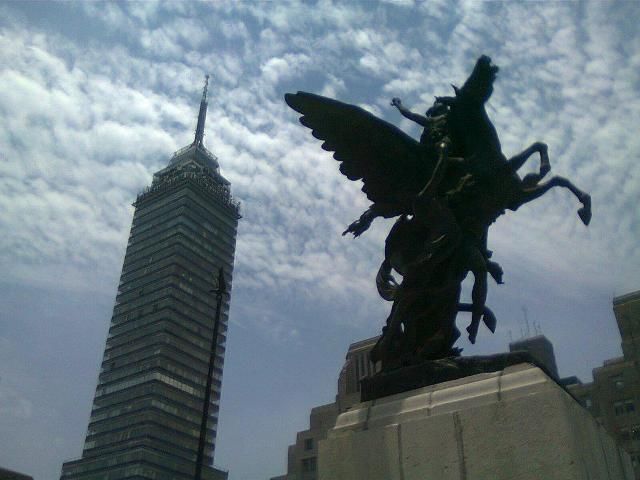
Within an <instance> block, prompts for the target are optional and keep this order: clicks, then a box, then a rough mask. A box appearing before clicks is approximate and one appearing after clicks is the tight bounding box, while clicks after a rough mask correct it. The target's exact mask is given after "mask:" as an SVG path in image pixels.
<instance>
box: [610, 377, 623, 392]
mask: <svg viewBox="0 0 640 480" xmlns="http://www.w3.org/2000/svg"><path fill="white" fill-rule="evenodd" d="M611 381H612V382H613V386H614V387H615V388H616V389H617V390H622V389H623V388H624V380H623V379H622V375H616V376H615V377H611Z"/></svg>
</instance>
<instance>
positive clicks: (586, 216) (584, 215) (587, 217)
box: [578, 208, 591, 225]
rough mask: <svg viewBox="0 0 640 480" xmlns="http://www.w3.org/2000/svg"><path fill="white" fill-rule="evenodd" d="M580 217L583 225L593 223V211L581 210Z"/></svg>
mask: <svg viewBox="0 0 640 480" xmlns="http://www.w3.org/2000/svg"><path fill="white" fill-rule="evenodd" d="M578 216H579V217H580V220H582V223H584V224H585V225H589V222H590V221H591V210H587V209H586V208H581V209H580V210H578Z"/></svg>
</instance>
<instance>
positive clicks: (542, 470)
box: [318, 364, 634, 480]
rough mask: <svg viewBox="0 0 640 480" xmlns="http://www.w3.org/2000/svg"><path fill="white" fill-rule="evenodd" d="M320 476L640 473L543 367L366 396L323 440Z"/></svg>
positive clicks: (458, 479)
mask: <svg viewBox="0 0 640 480" xmlns="http://www.w3.org/2000/svg"><path fill="white" fill-rule="evenodd" d="M318 478H319V480H341V479H342V480H358V479H362V480H365V479H366V480H377V479H380V480H383V479H384V480H394V479H398V480H414V479H415V480H431V479H434V480H540V479H544V480H587V479H593V480H596V479H598V480H632V479H633V478H634V477H633V470H632V467H631V461H630V458H629V456H628V455H627V454H626V453H625V452H624V451H622V450H621V449H619V448H618V446H617V445H616V444H615V442H614V440H613V438H611V437H610V436H609V435H608V434H607V433H606V432H605V431H604V429H603V428H602V427H601V426H600V425H598V424H597V423H596V422H595V420H594V419H593V418H592V416H591V415H590V414H589V412H587V411H586V410H585V409H584V408H582V407H581V406H580V405H579V404H578V403H577V402H576V401H575V400H574V399H573V398H572V397H571V396H570V395H569V394H568V393H567V392H566V391H564V390H563V389H562V388H561V387H560V386H559V385H558V384H556V383H555V381H554V380H552V379H551V378H550V377H548V376H547V375H546V374H545V373H544V372H543V371H542V370H540V369H539V368H537V367H535V366H532V365H529V364H521V365H516V366H511V367H508V368H506V369H504V370H503V371H500V372H494V373H483V374H478V375H473V376H471V377H467V378H464V379H457V380H453V381H449V382H444V383H440V384H437V385H431V386H428V387H423V388H419V389H416V390H412V391H409V392H403V393H399V394H396V395H392V396H388V397H383V398H379V399H376V400H371V401H368V402H362V403H360V404H358V405H356V406H354V407H353V408H352V409H351V410H350V411H347V412H345V413H343V414H341V415H339V416H338V419H337V421H336V425H335V427H334V428H333V429H332V430H330V431H329V434H328V436H327V438H326V439H325V440H323V441H321V442H320V444H319V454H318Z"/></svg>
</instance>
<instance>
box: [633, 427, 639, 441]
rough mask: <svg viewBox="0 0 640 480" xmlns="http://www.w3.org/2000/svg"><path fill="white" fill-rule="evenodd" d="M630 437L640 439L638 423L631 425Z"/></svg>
mask: <svg viewBox="0 0 640 480" xmlns="http://www.w3.org/2000/svg"><path fill="white" fill-rule="evenodd" d="M631 438H632V439H633V440H640V425H634V426H633V427H631Z"/></svg>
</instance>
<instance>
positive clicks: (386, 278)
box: [376, 258, 399, 302]
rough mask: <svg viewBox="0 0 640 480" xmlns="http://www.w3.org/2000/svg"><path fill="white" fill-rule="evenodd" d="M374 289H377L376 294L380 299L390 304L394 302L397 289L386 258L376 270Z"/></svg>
mask: <svg viewBox="0 0 640 480" xmlns="http://www.w3.org/2000/svg"><path fill="white" fill-rule="evenodd" d="M376 287H378V293H379V294H380V296H381V297H382V298H384V299H385V300H387V301H390V302H391V301H393V300H395V298H396V292H397V291H398V288H399V287H398V283H397V282H396V280H395V279H394V278H393V275H391V263H390V262H389V260H387V259H386V258H385V259H384V262H382V265H380V268H379V269H378V274H377V275H376Z"/></svg>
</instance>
